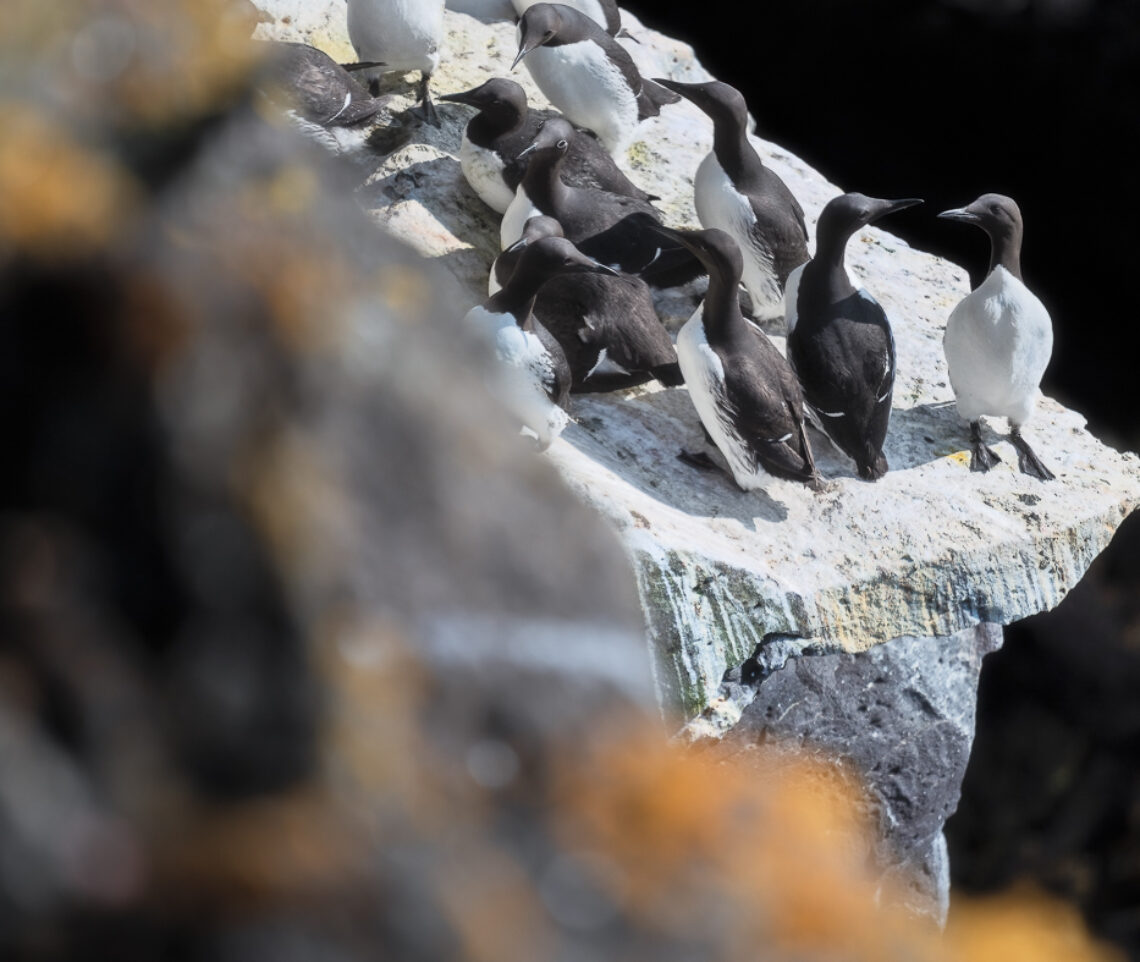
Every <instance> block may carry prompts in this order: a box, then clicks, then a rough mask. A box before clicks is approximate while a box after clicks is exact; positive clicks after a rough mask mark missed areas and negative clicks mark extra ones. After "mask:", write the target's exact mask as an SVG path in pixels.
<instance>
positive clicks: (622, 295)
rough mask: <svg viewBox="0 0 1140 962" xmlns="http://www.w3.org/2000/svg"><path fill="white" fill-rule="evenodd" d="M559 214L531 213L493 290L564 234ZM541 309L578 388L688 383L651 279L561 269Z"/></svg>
mask: <svg viewBox="0 0 1140 962" xmlns="http://www.w3.org/2000/svg"><path fill="white" fill-rule="evenodd" d="M561 236H562V225H561V224H559V223H558V221H556V220H555V219H554V218H553V217H542V216H540V217H532V218H531V219H530V220H528V221H527V222H526V226H525V227H524V228H523V236H522V237H521V238H520V239H519V240H518V241H516V242H515V243H514V244H512V245H511V246H510V247H508V248H507V249H506V250H505V251H503V253H502V254H500V255H499V257H498V259H497V260H496V261H495V263H494V264H493V265H492V267H491V278H490V281H489V287H490V289H491V293H492V294H494V293H495V292H496V291H497V290H499V289H500V288H501V287H502V285H503V284H504V283H505V282H506V281H507V280H508V279H509V278H510V276H511V273H512V272H513V271H514V269H515V267H516V265H517V264H518V259H519V258H520V257H521V256H522V252H523V248H525V247H526V246H527V245H529V244H533V243H534V242H535V241H537V240H539V239H541V238H543V237H561ZM534 316H535V317H536V318H537V319H538V322H539V323H540V324H541V325H542V326H543V327H545V328H546V329H547V330H548V331H550V333H551V334H552V335H554V337H555V338H556V339H557V341H558V343H559V344H560V345H561V346H562V350H563V352H564V353H565V355H566V361H567V363H568V364H569V365H570V374H571V378H572V384H571V388H570V390H571V391H573V392H576V393H599V392H602V391H617V390H621V389H622V388H627V387H635V386H636V385H638V384H644V383H645V382H646V381H648V380H649V379H650V378H656V379H657V380H658V381H660V382H661V383H662V384H664V385H665V386H666V387H676V386H677V385H679V384H682V383H684V379H683V378H682V377H681V369H680V367H679V366H678V364H677V352H676V350H675V349H674V348H673V341H672V339H671V338H670V337H669V334H668V333H667V332H666V330H665V327H664V326H663V325H662V324H661V321H660V319H659V318H658V316H657V311H656V309H655V308H654V306H653V296H652V295H651V294H650V292H649V287H648V285H647V284H646V283H645V282H644V281H643V280H641V278H639V277H634V276H632V275H630V274H612V275H611V274H587V275H582V274H573V275H570V276H566V277H562V276H555V277H552V278H551V279H550V280H548V281H547V282H546V283H545V284H543V285H542V287H540V288H539V290H538V296H537V297H536V298H535V301H534Z"/></svg>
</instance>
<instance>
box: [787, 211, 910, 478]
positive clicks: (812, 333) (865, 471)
mask: <svg viewBox="0 0 1140 962" xmlns="http://www.w3.org/2000/svg"><path fill="white" fill-rule="evenodd" d="M921 203H922V201H921V200H917V199H913V198H908V199H906V200H879V199H877V198H874V197H867V196H865V195H863V194H842V195H841V196H839V197H836V198H834V199H833V200H832V201H831V202H830V203H828V205H827V206H826V207H824V209H823V212H822V213H821V214H820V216H819V223H818V225H817V226H816V231H815V248H816V250H815V257H814V258H812V259H811V260H810V261H808V262H807V263H806V264H804V265H803V266H802V267H799V268H796V270H795V271H793V272H792V274H791V276H790V277H789V278H788V285H787V290H786V292H785V319H786V321H787V325H788V359H789V360H790V361H791V362H792V367H793V368H795V371H796V374H798V375H799V379H800V383H801V384H802V385H803V389H804V398H805V399H806V400H807V403H808V406H809V407H810V408H811V410H812V411H813V412H814V413H815V415H816V416H817V417H818V419H819V421H820V424H821V426H822V427H823V430H824V431H825V432H826V433H827V435H828V437H830V438H831V440H832V441H834V442H835V443H836V444H837V445H838V446H839V448H840V449H841V450H842V451H843V452H844V453H846V454H847V455H848V456H849V457H851V458H853V459H854V460H855V465H856V467H857V468H858V470H859V477H861V478H863V479H864V480H867V481H875V480H878V479H879V478H881V477H882V476H883V475H884V474H886V472H887V459H886V457H885V456H884V455H883V440H884V439H885V438H886V436H887V425H888V424H889V423H890V420H891V395H892V392H893V391H894V385H895V339H894V335H893V333H892V332H891V325H890V322H889V321H888V320H887V315H886V313H885V312H884V311H883V309H882V307H881V306H880V305H879V302H878V301H876V300H875V299H874V298H873V297H872V296H871V295H870V294H868V293H867V291H866V290H865V289H864V288H858V289H856V287H855V284H854V282H853V280H852V278H851V276H850V274H848V272H847V268H846V265H845V264H844V254H845V252H846V250H847V241H848V240H850V238H851V235H852V234H854V233H855V232H856V231H857V230H859V228H861V227H863V226H865V225H866V224H869V223H871V221H874V220H878V219H879V218H880V217H883V216H885V215H887V214H890V213H892V212H894V211H898V210H903V209H904V208H906V207H913V206H915V205H916V204H921Z"/></svg>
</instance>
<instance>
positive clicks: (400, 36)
mask: <svg viewBox="0 0 1140 962" xmlns="http://www.w3.org/2000/svg"><path fill="white" fill-rule="evenodd" d="M443 7H444V0H411V2H409V0H348V39H349V40H350V41H351V42H352V46H353V49H355V50H356V55H357V57H358V58H360V59H361V60H367V61H374V62H378V63H382V64H383V65H384V66H382V67H379V68H376V69H377V70H378V71H379V72H380V73H407V72H408V71H409V70H418V71H419V72H420V86H419V100H420V102H421V103H422V104H423V110H424V117H425V119H426V120H427V121H428V122H429V123H431V124H433V125H435V126H436V127H438V126H439V117H438V116H437V115H436V111H435V105H434V104H433V103H432V102H431V94H430V92H429V91H428V83H429V81H430V80H431V75H432V74H433V73H434V72H435V69H436V68H437V67H438V66H439V48H440V46H441V45H442V43H443ZM373 72H374V71H369V73H373ZM373 87H374V89H373V91H372V92H373V93H378V92H379V87H378V86H376V85H375V84H374V85H373Z"/></svg>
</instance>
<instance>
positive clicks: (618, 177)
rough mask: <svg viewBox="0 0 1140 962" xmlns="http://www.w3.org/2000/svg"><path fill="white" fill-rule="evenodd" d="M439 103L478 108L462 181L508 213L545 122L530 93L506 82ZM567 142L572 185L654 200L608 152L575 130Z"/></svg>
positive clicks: (463, 148) (466, 143)
mask: <svg viewBox="0 0 1140 962" xmlns="http://www.w3.org/2000/svg"><path fill="white" fill-rule="evenodd" d="M439 99H440V100H446V101H450V102H453V103H460V104H467V105H468V106H471V107H477V108H478V109H479V113H477V114H476V115H475V116H474V117H472V118H471V120H470V121H469V122H468V124H467V128H466V130H465V131H464V133H463V141H462V144H461V145H460V148H459V163H460V165H461V166H462V168H463V176H464V177H466V178H467V182H468V183H469V184H470V185H471V187H472V189H474V191H475V193H477V194H478V195H479V196H480V198H482V200H483V202H484V203H486V204H487V206H488V207H490V208H492V209H493V210H496V211H498V212H499V213H500V214H502V213H504V212H505V211H506V209H507V208H508V207H509V206H510V204H511V201H512V200H513V199H514V196H515V189H516V188H517V187H518V185H519V181H520V180H522V175H523V173H524V172H525V170H526V164H527V158H526V157H523V156H520V155H521V154H522V153H523V151H524V150H525V149H526V148H527V147H528V146H530V144H531V143H533V141H534V138H535V136H536V135H537V134H538V131H539V128H540V127H541V126H542V124H543V121H544V120H545V119H546V118H545V117H544V116H543V115H542V114H539V113H536V112H535V111H532V110H528V109H527V100H526V92H525V91H524V90H523V88H522V87H521V86H519V84H517V83H515V82H514V81H513V80H507V79H505V78H502V77H495V78H492V79H491V80H488V81H487V82H486V83H484V84H481V85H480V86H478V87H476V88H475V89H474V90H465V91H463V92H462V93H456V94H447V95H446V96H444V97H440V98H439ZM568 139H569V141H570V150H569V152H568V153H567V156H566V162H565V163H564V164H563V166H562V177H563V178H564V179H565V180H566V182H567V183H569V184H572V185H574V186H576V187H596V188H599V189H601V190H608V191H612V192H614V193H616V194H627V195H629V196H630V197H637V198H639V199H641V200H645V201H648V200H651V199H652V197H651V195H649V194H647V193H646V192H645V191H643V190H642V189H641V188H640V187H638V186H637V185H636V184H634V183H633V182H632V181H631V180H630V179H629V178H628V177H626V175H625V174H623V173H622V172H621V169H620V168H619V167H618V165H617V164H616V163H614V159H613V158H612V157H611V156H610V155H609V153H608V152H607V151H606V149H605V148H604V147H603V146H602V145H601V144H599V143H598V141H597V140H595V139H594V138H593V137H591V136H590V135H589V134H584V133H581V132H579V131H573V133H572V134H571V135H569V138H568Z"/></svg>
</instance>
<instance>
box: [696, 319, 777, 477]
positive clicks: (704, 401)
mask: <svg viewBox="0 0 1140 962" xmlns="http://www.w3.org/2000/svg"><path fill="white" fill-rule="evenodd" d="M703 310H704V308H703V306H702V307H698V308H697V310H696V313H694V314H693V316H692V317H690V318H689V319H688V320H687V321H686V322H685V326H684V327H682V328H681V330H680V332H679V333H678V334H677V361H678V363H679V364H680V366H681V374H682V375H684V378H685V386H686V387H687V388H688V390H689V397H691V398H692V399H693V407H695V408H696V409H697V415H698V416H699V417H700V419H701V423H702V424H703V425H704V426H705V430H706V431H708V432H709V435H710V436H711V437H712V439H713V441H714V442H715V444H716V446H717V447H718V448H719V449H720V452H721V454H723V455H724V457H725V460H726V461H727V462H728V466H729V468H730V469H731V471H732V476H733V478H735V479H736V483H737V484H738V485H740V487H742V488H744V490H746V491H751V490H753V489H755V488H758V487H760V486H761V485H762V484H763V483H764V480H765V479H766V478H767V477H768V475H767V472H765V471H764V470H763V469H762V468H760V467H759V465H758V464H757V462H756V460H755V458H753V457H751V455H750V454H749V453H748V451H747V449H746V448H745V446H744V445H743V444H742V443H741V441H740V437H739V435H738V434H737V433H736V431H735V430H734V428H733V426H732V421H731V419H730V416H729V414H728V412H727V411H725V410H724V408H723V407H722V399H723V398H725V397H726V396H727V395H726V390H725V379H724V364H723V363H722V362H721V359H720V357H719V356H718V355H717V353H716V351H714V350H713V349H712V345H711V344H709V342H708V337H707V336H706V334H705V325H704V321H703V320H702V319H701V315H702V312H703Z"/></svg>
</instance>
